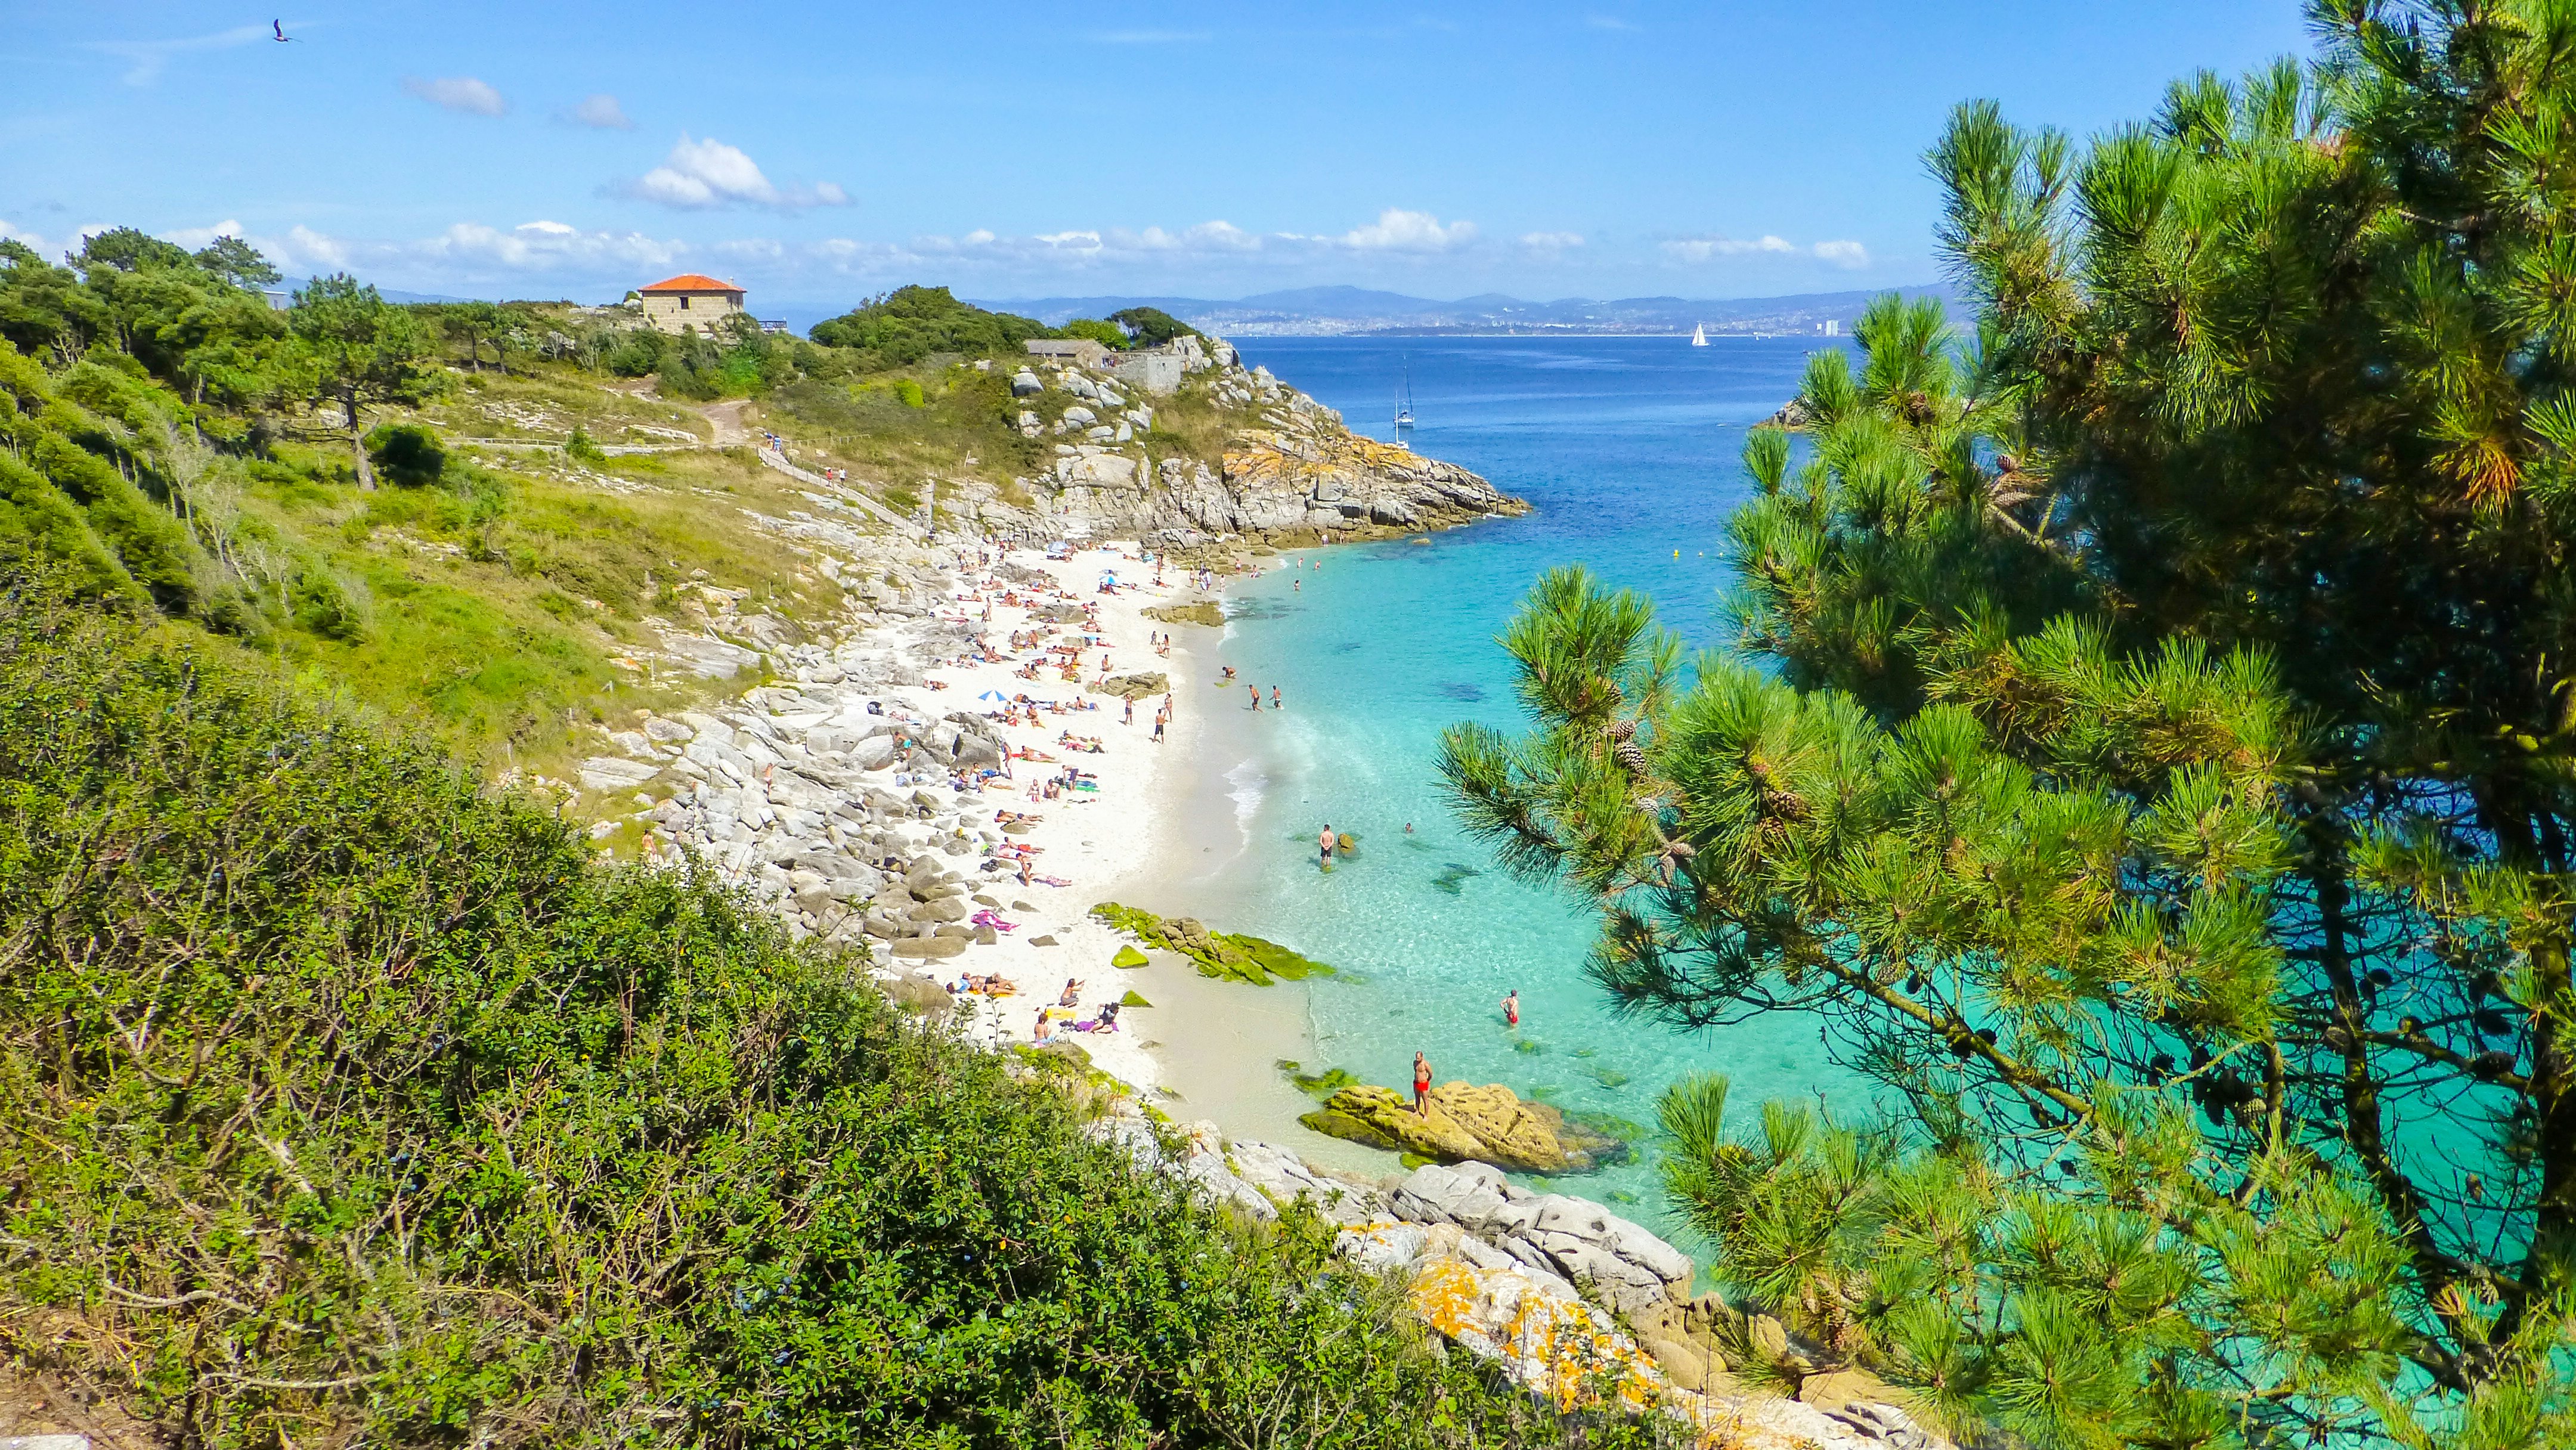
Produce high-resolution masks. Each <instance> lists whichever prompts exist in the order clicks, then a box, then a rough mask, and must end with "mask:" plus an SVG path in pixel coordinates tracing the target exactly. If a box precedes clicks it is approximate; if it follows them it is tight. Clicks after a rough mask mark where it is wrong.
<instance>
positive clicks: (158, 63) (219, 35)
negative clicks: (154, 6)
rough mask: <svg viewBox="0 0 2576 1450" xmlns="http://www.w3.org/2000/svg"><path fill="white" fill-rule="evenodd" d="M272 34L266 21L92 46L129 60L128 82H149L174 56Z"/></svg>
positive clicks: (215, 48)
mask: <svg viewBox="0 0 2576 1450" xmlns="http://www.w3.org/2000/svg"><path fill="white" fill-rule="evenodd" d="M268 38H269V33H268V27H267V26H265V25H236V26H234V27H233V28H232V29H230V30H218V31H216V32H215V33H214V34H212V35H192V36H189V37H187V38H185V39H182V40H102V41H99V42H97V43H95V44H93V45H92V46H91V47H90V49H92V50H96V51H101V52H104V53H106V54H108V55H112V56H116V57H118V58H119V59H121V60H123V61H124V62H125V83H126V84H127V85H129V86H148V85H150V84H152V83H153V82H154V81H156V80H159V79H160V78H161V72H163V71H165V70H167V69H169V67H170V61H171V58H172V57H174V56H179V55H186V54H190V53H192V52H195V51H203V50H230V49H232V48H233V47H234V46H237V45H248V44H250V43H251V42H253V41H257V40H266V39H268Z"/></svg>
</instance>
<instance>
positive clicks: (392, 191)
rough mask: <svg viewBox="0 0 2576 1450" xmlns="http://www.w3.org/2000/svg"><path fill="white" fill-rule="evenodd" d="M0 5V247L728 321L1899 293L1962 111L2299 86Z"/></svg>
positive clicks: (2154, 9)
mask: <svg viewBox="0 0 2576 1450" xmlns="http://www.w3.org/2000/svg"><path fill="white" fill-rule="evenodd" d="M272 3H274V4H281V5H283V4H290V3H291V4H293V5H295V6H296V9H295V10H293V11H292V12H289V13H285V14H284V15H283V16H282V19H283V21H284V24H285V28H286V30H287V33H288V34H290V35H292V36H294V37H295V39H294V40H293V42H292V43H289V44H283V45H281V44H278V43H276V42H275V41H273V40H272V39H270V38H268V32H269V22H270V20H271V18H272V17H271V15H270V14H269V13H268V12H266V11H262V12H259V13H255V14H254V13H249V12H245V11H242V10H240V9H237V8H220V7H216V6H210V5H203V4H141V3H119V0H90V3H64V0H14V3H12V4H11V5H10V7H9V8H10V10H11V11H12V12H13V14H12V21H11V24H10V25H9V26H8V27H6V33H5V35H0V69H5V72H6V74H7V75H8V76H9V77H10V82H9V84H8V85H7V86H6V87H5V88H0V234H5V235H12V236H17V237H21V238H25V239H28V240H30V241H31V242H33V243H35V244H37V245H40V246H43V247H45V248H47V249H48V250H56V251H58V250H60V249H61V248H63V247H64V246H67V245H72V244H74V242H75V240H76V238H77V237H78V236H79V234H80V233H81V232H82V231H83V230H84V229H89V228H96V227H101V226H109V225H118V224H130V225H135V226H140V227H143V228H145V229H147V230H150V231H154V232H158V233H161V234H164V235H174V236H181V237H182V238H183V239H193V238H196V237H202V236H206V235H211V234H212V232H213V231H214V230H217V229H221V230H226V231H232V232H235V233H238V234H240V235H243V236H246V237H249V238H250V239H252V240H253V241H255V242H257V243H259V244H260V245H261V246H262V247H264V248H266V249H267V250H269V251H270V253H271V254H272V255H273V256H276V257H277V258H278V259H279V260H280V261H281V262H283V263H284V264H285V265H287V266H288V267H289V268H290V269H291V270H293V271H295V272H297V273H301V272H304V271H308V270H329V269H332V268H335V267H346V268H348V269H350V270H353V271H355V272H357V273H359V274H360V275H362V276H364V277H366V278H368V279H369V280H372V281H376V282H379V283H382V284H383V285H386V286H389V287H396V288H402V289H407V290H412V291H423V292H445V293H453V294H458V295H478V296H534V297H556V296H569V297H575V298H582V299H596V298H599V297H602V296H614V295H616V294H617V293H618V292H620V291H622V290H623V289H624V288H626V287H629V286H633V285H636V284H638V283H641V282H645V281H650V280H653V279H654V278H656V277H659V276H662V275H665V274H668V273H670V272H674V271H681V270H690V271H704V272H712V273H715V274H717V275H719V276H726V277H731V278H734V279H737V280H739V281H741V282H743V283H744V284H745V285H746V286H748V287H749V288H750V289H751V290H752V293H753V306H754V307H755V308H761V307H763V306H764V304H767V305H769V306H775V307H779V308H781V309H782V310H783V309H784V308H786V307H787V306H789V305H791V304H792V305H796V306H798V307H799V308H800V309H802V308H810V307H822V308H829V309H833V310H837V308H838V307H839V306H841V305H844V304H846V303H847V302H849V301H852V300H855V299H856V298H858V297H860V296H862V295H865V294H867V293H870V292H875V291H881V290H883V289H885V288H886V287H889V286H893V285H896V284H899V283H903V282H910V281H923V282H932V283H945V284H948V285H951V286H954V287H956V288H957V289H958V291H959V292H961V293H962V294H965V295H970V296H978V297H1032V296H1041V295H1063V294H1091V293H1108V292H1126V293H1165V294H1181V295H1192V296H1213V297H1234V296H1241V295H1247V294H1250V293H1256V292H1262V291H1268V290H1272V289H1276V288H1283V287H1299V286H1310V285H1318V284H1334V283H1348V284H1354V285H1359V286H1369V287H1385V288H1390V289H1394V290H1399V291H1406V292H1412V293H1416V294H1420V295H1426V296H1435V297H1456V296H1463V295H1467V294H1470V293H1476V292H1484V291H1504V292H1511V293H1514V294H1517V295H1520V296H1525V297H1542V298H1553V297H1568V296H1588V297H1617V296H1636V295H1647V294H1678V295H1683V296H1694V297H1747V296H1764V295H1774V294H1779V293H1786V292H1801V291H1823V290H1843V289H1847V288H1855V287H1873V286H1881V285H1895V284H1904V283H1915V282H1923V281H1928V280H1930V279H1932V278H1933V277H1934V276H1935V275H1936V273H1937V270H1938V265H1937V260H1936V258H1935V257H1934V255H1933V252H1932V244H1931V231H1932V226H1933V222H1934V219H1935V213H1936V207H1937V204H1938V199H1937V197H1936V195H1935V193H1934V191H1933V188H1932V186H1931V184H1930V183H1929V181H1927V180H1926V178H1925V176H1924V173H1923V167H1922V162H1921V156H1922V152H1923V149H1924V148H1925V147H1926V146H1927V145H1928V144H1930V142H1931V141H1932V140H1933V139H1934V138H1935V136H1936V135H1937V134H1938V132H1939V130H1940V127H1941V124H1942V120H1943V118H1944V116H1945V115H1946V114H1947V113H1948V111H1949V109H1950V107H1951V106H1952V105H1953V104H1955V103H1956V102H1958V101H1959V100H1962V99H1965V98H1968V97H1974V96H1992V97H1994V98H1996V99H1999V100H2000V101H2002V102H2003V104H2004V106H2005V109H2006V111H2007V113H2008V114H2010V115H2011V116H2012V117H2013V118H2014V119H2016V120H2019V121H2023V122H2027V123H2042V122H2045V123H2051V124H2056V125H2060V126H2064V127H2067V128H2069V129H2071V130H2074V131H2076V132H2078V133H2079V134H2083V133H2090V132H2093V131H2095V130H2098V129H2100V128H2102V127H2104V126H2107V125H2111V124H2114V123H2117V122H2119V121H2122V120H2125V119H2130V118H2135V117H2139V116H2142V115H2144V114H2145V113H2147V111H2148V110H2150V109H2151V108H2152V107H2153V105H2154V104H2155V102H2156V100H2157V97H2158V96H2159V95H2160V94H2161V92H2162V90H2163V88H2164V86H2165V84H2166V83H2167V82H2168V81H2169V80H2171V79H2172V78H2174V77H2177V76H2180V75H2183V74H2186V73H2188V72H2189V71H2192V70H2194V69H2197V68H2201V67H2211V68H2215V69H2218V70H2220V71H2223V72H2231V73H2232V72H2236V71H2240V70H2242V69H2244V68H2246V67H2248V66H2251V65H2254V64H2257V63H2260V62H2262V61H2264V60H2266V59H2268V58H2270V57H2273V56H2276V55H2280V54H2284V53H2305V51H2306V49H2307V46H2308V39H2307V35H2306V32H2305V29H2304V26H2303V23H2302V21H2301V18H2300V14H2299V10H2298V6H2297V5H2296V4H2295V3H2293V0H2234V3H2223V0H2103V3H2090V4H2068V3H2065V0H2054V3H2038V0H1973V3H1948V4H1940V3H1922V0H1914V3H1902V0H1838V3H1834V4H1830V5H1781V4H1769V5H1738V4H1702V5H1684V4H1658V3H1643V0H1637V3H1619V0H1599V3H1589V4H1574V5H1565V6H1538V5H1517V4H1484V5H1446V4H1429V5H1418V6H1407V5H1400V4H1394V5H1391V4H1387V3H1384V0H1378V3H1365V4H1361V3H1353V4H1300V3H1290V0H1278V3H1272V4H1267V5H1260V6H1244V5H1234V6H1219V5H1210V4H1206V3H1200V4H1193V5H1182V4H1119V3H1113V0H1087V3H1072V4H1064V3H1058V4H1046V5H1040V4H1032V3H1024V0H986V3H983V4H978V5H957V4H948V5H939V4H933V5H921V4H908V5H885V4H879V3H874V0H856V3H833V4H810V3H809V4H770V3H750V4H736V5H732V6H723V7H719V6H708V5H675V4H669V3H664V0H628V3H623V4H617V5H606V4H564V3H548V0H537V3H530V0H519V3H514V4H489V3H481V0H440V3H434V4H433V3H418V0H376V3H369V4H364V5H357V4H338V3H331V0H272Z"/></svg>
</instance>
